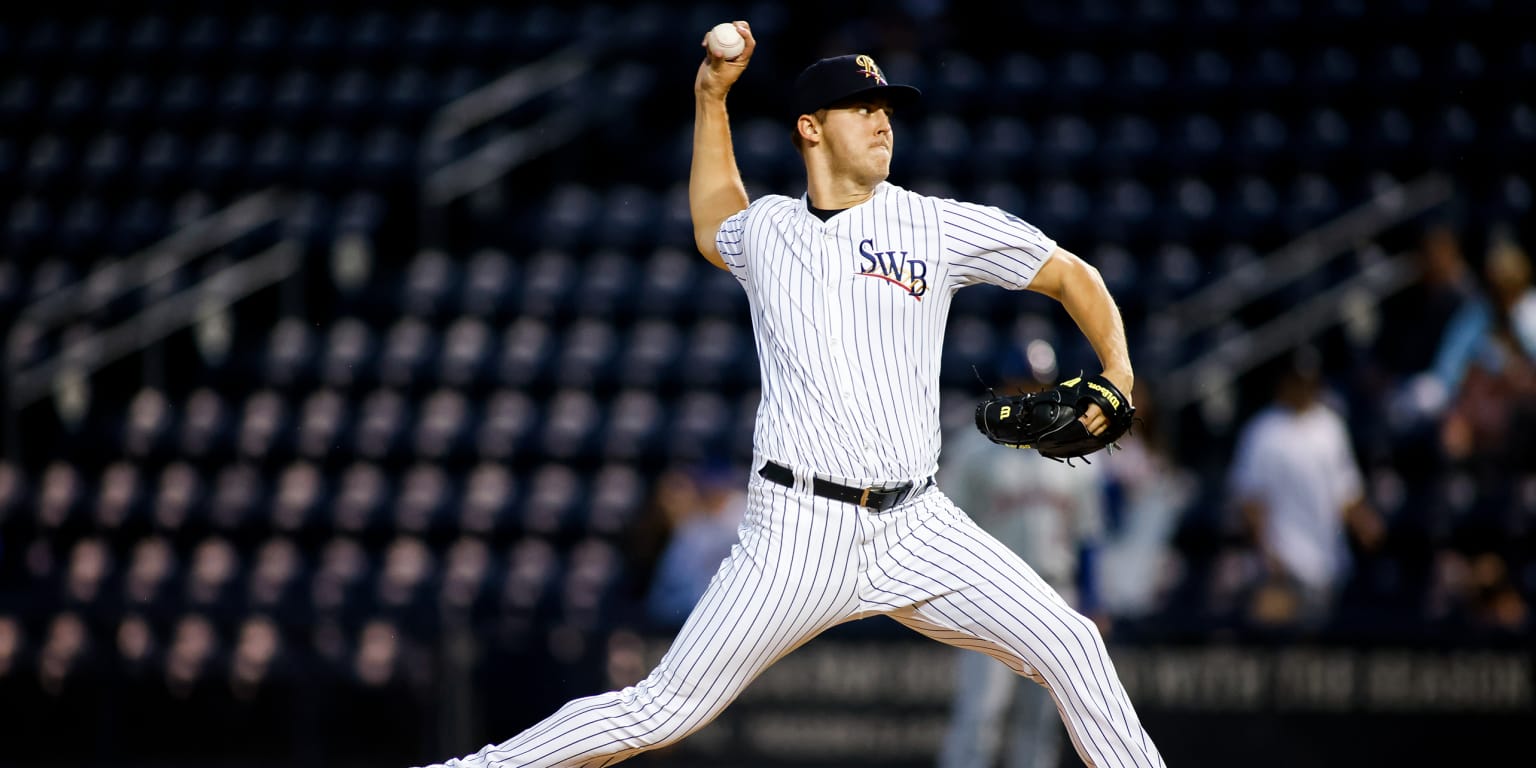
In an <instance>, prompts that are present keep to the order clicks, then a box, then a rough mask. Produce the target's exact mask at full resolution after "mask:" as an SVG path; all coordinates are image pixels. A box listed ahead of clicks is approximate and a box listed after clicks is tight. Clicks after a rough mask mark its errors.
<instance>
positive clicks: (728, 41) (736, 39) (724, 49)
mask: <svg viewBox="0 0 1536 768" xmlns="http://www.w3.org/2000/svg"><path fill="white" fill-rule="evenodd" d="M746 49H747V41H746V39H745V38H743V37H742V36H741V32H739V31H737V29H736V25H735V24H732V23H730V22H725V23H724V24H716V25H715V28H714V29H711V30H710V31H709V52H710V53H713V54H715V55H716V56H722V57H724V58H727V59H734V58H736V57H737V56H740V55H741V52H742V51H744V50H746Z"/></svg>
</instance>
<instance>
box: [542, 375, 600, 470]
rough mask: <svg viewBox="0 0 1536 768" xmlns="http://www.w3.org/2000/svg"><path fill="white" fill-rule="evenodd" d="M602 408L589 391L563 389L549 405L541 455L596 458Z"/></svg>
mask: <svg viewBox="0 0 1536 768" xmlns="http://www.w3.org/2000/svg"><path fill="white" fill-rule="evenodd" d="M601 424H602V405H601V403H599V402H598V401H597V399H596V398H594V397H593V396H592V395H591V394H590V393H589V392H588V391H587V390H585V389H576V388H562V389H560V390H558V391H556V392H555V393H554V394H553V395H552V396H550V398H549V399H548V401H547V403H546V411H545V417H544V423H543V434H542V435H541V436H540V439H539V445H538V451H539V452H540V453H542V454H544V455H546V456H550V457H552V458H556V459H574V458H579V457H585V456H591V455H594V454H595V453H596V451H597V447H596V445H595V440H596V438H597V435H598V427H599V426H600V425H601Z"/></svg>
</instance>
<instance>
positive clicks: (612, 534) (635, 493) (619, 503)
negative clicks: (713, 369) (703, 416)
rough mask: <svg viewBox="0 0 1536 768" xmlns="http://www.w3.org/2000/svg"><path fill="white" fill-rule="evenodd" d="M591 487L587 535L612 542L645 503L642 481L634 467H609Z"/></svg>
mask: <svg viewBox="0 0 1536 768" xmlns="http://www.w3.org/2000/svg"><path fill="white" fill-rule="evenodd" d="M727 426H729V425H727ZM592 486H593V487H592V496H591V499H590V500H589V502H588V506H589V507H590V512H589V513H588V515H587V531H588V532H589V533H591V534H594V535H597V536H601V537H608V538H615V539H616V538H619V537H621V536H623V535H624V533H625V532H626V531H628V530H629V526H630V524H631V523H632V522H634V521H635V519H637V517H638V516H639V514H640V512H641V511H642V510H643V509H644V507H645V505H646V503H647V501H648V499H647V491H648V490H649V489H648V488H647V486H646V483H645V481H644V480H643V479H642V478H641V477H640V473H639V472H637V471H636V470H635V468H634V466H632V465H630V464H627V463H625V464H617V463H610V464H604V465H603V467H602V468H601V469H600V470H598V472H597V475H596V477H594V478H593V482H592Z"/></svg>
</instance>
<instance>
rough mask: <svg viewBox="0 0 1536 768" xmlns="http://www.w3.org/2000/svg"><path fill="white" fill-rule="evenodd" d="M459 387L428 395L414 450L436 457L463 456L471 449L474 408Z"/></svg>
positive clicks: (421, 410) (444, 458)
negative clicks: (470, 438) (470, 440)
mask: <svg viewBox="0 0 1536 768" xmlns="http://www.w3.org/2000/svg"><path fill="white" fill-rule="evenodd" d="M471 407H472V406H471V404H470V402H469V401H468V400H467V399H466V398H465V397H464V395H463V394H461V393H460V392H459V391H458V390H456V389H438V390H435V391H433V392H432V393H431V394H430V395H428V396H427V398H426V400H425V402H424V403H423V404H422V406H421V408H420V412H419V416H418V419H417V422H416V433H415V435H414V439H413V440H412V446H411V447H412V450H413V452H414V453H415V454H416V455H417V456H420V457H424V458H428V459H432V460H434V461H449V460H456V459H460V458H463V457H464V456H465V455H466V454H467V452H468V449H469V436H470V432H471V427H470V425H471V424H472V422H473V412H472V410H471Z"/></svg>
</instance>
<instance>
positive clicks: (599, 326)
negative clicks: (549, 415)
mask: <svg viewBox="0 0 1536 768" xmlns="http://www.w3.org/2000/svg"><path fill="white" fill-rule="evenodd" d="M617 343H618V339H617V335H616V334H615V333H614V328H613V326H612V325H610V324H608V323H606V322H603V321H601V320H596V319H593V318H582V319H580V320H578V321H576V322H575V323H574V324H572V325H571V327H570V328H569V329H567V330H566V332H565V334H564V338H563V339H562V340H561V344H560V352H559V360H558V361H557V362H556V370H555V376H556V377H557V378H558V379H559V381H561V382H562V383H564V384H566V385H568V386H572V387H591V386H593V385H594V384H596V383H598V382H603V381H609V380H610V379H611V377H612V376H613V374H614V372H615V369H616V367H617V366H616V362H615V361H616V356H617V354H618V352H617Z"/></svg>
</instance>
